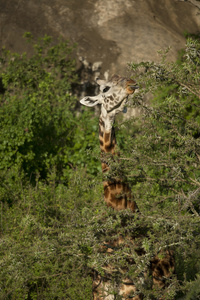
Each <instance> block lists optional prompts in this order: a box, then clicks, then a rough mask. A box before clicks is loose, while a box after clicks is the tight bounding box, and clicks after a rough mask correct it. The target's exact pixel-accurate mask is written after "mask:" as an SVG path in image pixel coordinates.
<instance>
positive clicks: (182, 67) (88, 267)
mask: <svg viewBox="0 0 200 300" xmlns="http://www.w3.org/2000/svg"><path fill="white" fill-rule="evenodd" d="M26 37H27V39H28V40H29V42H30V43H32V45H33V48H34V54H33V55H32V56H31V57H28V56H27V55H26V54H23V55H18V54H11V53H9V52H8V51H6V50H5V49H3V50H2V53H1V57H0V62H1V64H0V68H1V70H0V74H1V75H0V77H1V79H2V86H0V93H1V94H0V101H1V105H0V123H1V126H0V207H1V210H0V227H1V243H0V299H6V300H7V299H30V300H32V299H70V300H75V299H76V300H77V299H80V300H83V299H84V300H90V299H91V298H92V274H93V270H97V271H98V272H99V273H100V274H102V275H107V276H109V277H110V279H111V281H112V279H113V280H114V282H118V283H119V284H120V283H121V281H122V278H124V270H126V276H127V277H128V278H130V279H132V280H133V281H134V283H135V285H136V286H137V287H138V289H139V290H140V291H142V293H143V294H144V299H152V300H153V299H154V300H155V299H159V298H161V297H162V298H163V299H165V300H170V299H175V298H177V299H179V298H180V297H184V298H183V299H187V300H193V299H199V297H200V296H199V295H200V290H199V278H200V252H199V246H200V238H199V237H200V226H199V225H200V171H199V163H200V150H199V149H200V142H199V141H200V111H199V97H200V94H199V78H200V76H199V74H200V72H199V71H200V70H199V68H200V62H199V60H200V52H199V51H200V44H199V42H198V41H195V40H192V39H189V40H188V42H187V45H186V49H185V50H184V51H183V55H182V57H181V59H179V61H178V62H176V63H167V62H166V60H165V56H166V55H167V53H164V56H163V58H162V60H161V62H160V63H159V64H158V63H157V64H155V63H141V64H133V65H132V70H133V74H134V75H133V77H134V78H136V80H137V82H138V84H139V85H140V91H139V93H137V94H135V95H134V98H133V101H132V104H133V106H137V108H139V109H140V111H141V113H140V116H139V117H138V118H135V117H134V118H131V119H129V120H124V121H121V122H122V124H121V125H119V124H118V126H119V127H120V130H119V133H117V140H118V145H119V147H120V148H121V150H120V152H121V155H120V157H118V159H116V160H115V161H113V162H112V159H110V161H109V163H110V172H112V174H115V173H116V174H121V173H122V170H123V171H124V173H126V174H125V175H127V178H128V181H129V183H130V185H131V187H132V191H133V195H134V197H135V200H136V202H137V204H138V206H139V210H140V214H134V215H133V214H132V213H131V212H130V211H121V212H117V211H113V210H112V209H110V208H107V207H106V206H105V204H104V203H103V197H102V175H101V172H99V171H100V162H99V160H98V157H99V156H100V151H99V146H98V133H97V132H98V120H97V118H96V117H94V113H93V112H92V110H89V109H87V108H86V109H83V110H80V109H79V108H78V105H77V100H76V98H75V97H74V96H73V95H72V89H71V84H72V83H73V82H74V81H76V76H75V63H74V61H73V60H72V58H71V54H72V48H71V47H69V43H68V42H65V41H61V42H60V43H58V44H53V43H52V41H51V39H50V38H49V37H44V38H43V39H41V40H40V41H38V43H37V44H36V45H34V42H33V39H32V37H31V35H30V34H26ZM147 94H148V95H149V96H150V100H149V102H145V101H144V98H145V96H146V95H147ZM108 159H109V158H108ZM33 182H34V184H32V183H33ZM119 236H120V237H122V238H123V239H124V241H125V243H124V244H122V245H119V246H118V247H114V248H113V246H112V242H113V241H116V240H117V239H118V238H119ZM133 241H134V242H133ZM106 245H107V246H109V245H110V247H111V248H113V250H114V251H113V252H112V254H109V253H108V252H107V251H106V247H107V246H106ZM141 248H143V249H144V250H145V253H144V252H141V253H139V252H140V251H139V250H141ZM167 248H170V249H172V250H174V253H175V259H176V274H177V278H176V276H174V277H172V278H171V279H168V280H167V283H168V285H167V287H166V288H165V289H163V290H158V289H157V290H156V288H154V289H153V290H152V278H151V276H148V277H145V274H148V272H149V271H148V270H149V262H150V260H151V258H153V257H154V256H155V254H156V253H158V252H160V251H165V249H167ZM138 253H139V254H138ZM159 255H160V256H162V253H160V254H159ZM130 262H131V263H130ZM105 266H111V267H113V266H114V269H113V271H112V272H110V273H109V272H108V273H109V274H107V271H106V270H105ZM149 275H151V274H149ZM112 292H113V293H116V291H115V289H113V291H112ZM118 298H120V296H119V295H116V299H118Z"/></svg>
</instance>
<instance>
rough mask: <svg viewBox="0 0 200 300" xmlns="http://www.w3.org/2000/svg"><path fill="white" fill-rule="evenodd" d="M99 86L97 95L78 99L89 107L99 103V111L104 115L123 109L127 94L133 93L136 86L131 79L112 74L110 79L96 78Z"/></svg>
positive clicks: (111, 116)
mask: <svg viewBox="0 0 200 300" xmlns="http://www.w3.org/2000/svg"><path fill="white" fill-rule="evenodd" d="M96 81H97V83H98V85H99V86H100V93H99V95H97V96H93V97H90V96H86V97H84V98H83V99H81V100H80V103H81V104H83V105H86V106H89V107H92V106H95V105H97V104H101V113H102V115H103V116H104V118H105V117H110V118H111V119H113V118H114V116H115V115H116V114H117V113H119V112H121V111H123V110H124V108H125V105H126V103H127V101H128V96H129V95H130V94H133V93H134V91H135V90H136V89H137V88H138V86H137V85H136V82H135V81H134V80H132V79H129V78H126V77H121V76H118V75H114V76H112V78H111V80H109V81H105V80H100V79H97V80H96Z"/></svg>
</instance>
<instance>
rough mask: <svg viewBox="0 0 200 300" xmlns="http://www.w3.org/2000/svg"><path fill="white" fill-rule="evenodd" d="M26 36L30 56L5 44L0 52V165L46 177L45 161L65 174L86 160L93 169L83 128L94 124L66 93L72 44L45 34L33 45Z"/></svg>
mask: <svg viewBox="0 0 200 300" xmlns="http://www.w3.org/2000/svg"><path fill="white" fill-rule="evenodd" d="M26 36H27V38H28V40H29V41H30V42H31V43H32V46H33V47H34V54H33V55H32V56H31V57H28V56H27V55H26V54H23V55H19V54H16V53H14V54H13V53H10V52H9V51H7V50H5V49H3V50H2V55H1V57H0V62H1V64H0V78H1V81H2V85H3V89H2V93H1V94H0V102H1V106H0V169H2V170H6V169H8V168H10V167H11V166H13V165H14V164H15V165H17V166H18V167H19V168H21V169H22V170H24V172H25V174H26V176H28V177H29V178H30V177H31V178H32V179H33V180H34V179H35V176H36V174H37V173H39V174H40V176H41V177H42V178H46V176H47V173H48V171H49V170H50V169H51V167H54V168H56V170H57V173H58V176H59V177H60V178H61V177H62V176H64V174H65V177H66V180H68V176H69V171H70V169H72V168H76V166H86V165H88V166H87V167H88V172H90V173H93V174H95V173H96V172H97V171H98V166H97V159H96V158H95V157H92V159H91V157H90V156H89V155H88V153H87V151H86V150H88V151H90V149H93V148H94V147H95V145H96V140H95V138H94V136H91V135H87V131H88V130H89V131H90V130H91V129H90V128H91V127H92V130H96V128H97V125H95V123H94V121H96V120H95V118H94V117H92V112H83V113H82V114H80V113H79V114H78V112H77V100H76V98H75V97H74V96H72V89H71V84H72V83H74V82H75V81H76V75H75V62H74V60H73V59H72V58H71V55H72V51H73V48H72V47H70V46H69V42H67V41H60V42H59V43H58V44H56V45H53V44H52V40H51V38H50V37H48V36H46V37H44V38H42V39H40V40H39V41H38V43H37V44H36V45H34V43H33V41H32V39H31V37H30V34H28V33H27V34H26ZM85 137H86V138H85ZM64 170H65V172H64ZM66 170H67V171H66Z"/></svg>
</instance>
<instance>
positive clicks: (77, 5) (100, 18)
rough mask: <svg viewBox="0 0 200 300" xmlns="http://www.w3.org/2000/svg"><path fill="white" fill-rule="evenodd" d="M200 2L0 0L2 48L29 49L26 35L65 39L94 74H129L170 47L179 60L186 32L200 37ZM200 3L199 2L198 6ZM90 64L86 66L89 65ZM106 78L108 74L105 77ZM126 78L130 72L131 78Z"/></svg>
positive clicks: (173, 55)
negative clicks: (133, 65) (131, 64)
mask: <svg viewBox="0 0 200 300" xmlns="http://www.w3.org/2000/svg"><path fill="white" fill-rule="evenodd" d="M195 3H197V1H195V0H191V1H183V0H159V1H157V0H135V1H134V0H84V1H83V0H67V1H66V0H29V1H24V0H21V1H19V0H12V1H8V0H1V2H0V47H2V46H6V47H7V48H9V49H11V50H13V51H18V52H25V51H29V50H30V49H29V48H28V45H27V43H26V41H25V40H24V39H23V37H22V36H23V34H24V32H27V31H29V32H31V33H32V34H33V36H34V37H35V38H38V37H41V36H44V35H45V34H48V35H51V36H53V37H59V36H63V37H65V38H67V39H70V40H71V41H72V42H76V43H78V48H77V57H78V58H79V60H80V64H79V68H80V67H81V66H84V68H86V69H89V70H92V69H95V72H96V73H95V75H97V74H99V70H100V72H101V75H103V74H104V72H106V71H108V70H109V72H110V74H112V73H115V72H117V73H120V74H122V75H126V73H128V71H127V68H126V66H127V63H129V62H131V61H135V62H139V61H142V60H150V61H152V60H154V61H157V60H158V55H157V51H158V50H160V49H166V48H167V47H168V46H170V47H171V48H172V50H171V52H170V56H169V59H171V60H175V59H176V57H177V51H178V50H179V49H181V48H183V47H184V43H185V38H184V35H183V34H184V32H188V33H197V32H198V30H199V28H200V9H199V8H198V5H197V6H196V5H195ZM198 3H199V2H198ZM86 65H87V66H86ZM106 74H107V75H108V73H106ZM127 75H128V74H127Z"/></svg>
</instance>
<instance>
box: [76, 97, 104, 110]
mask: <svg viewBox="0 0 200 300" xmlns="http://www.w3.org/2000/svg"><path fill="white" fill-rule="evenodd" d="M80 103H81V104H83V105H85V106H89V107H92V106H95V105H97V104H101V103H100V101H99V99H98V98H97V97H96V96H94V97H84V98H83V99H81V100H80Z"/></svg>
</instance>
